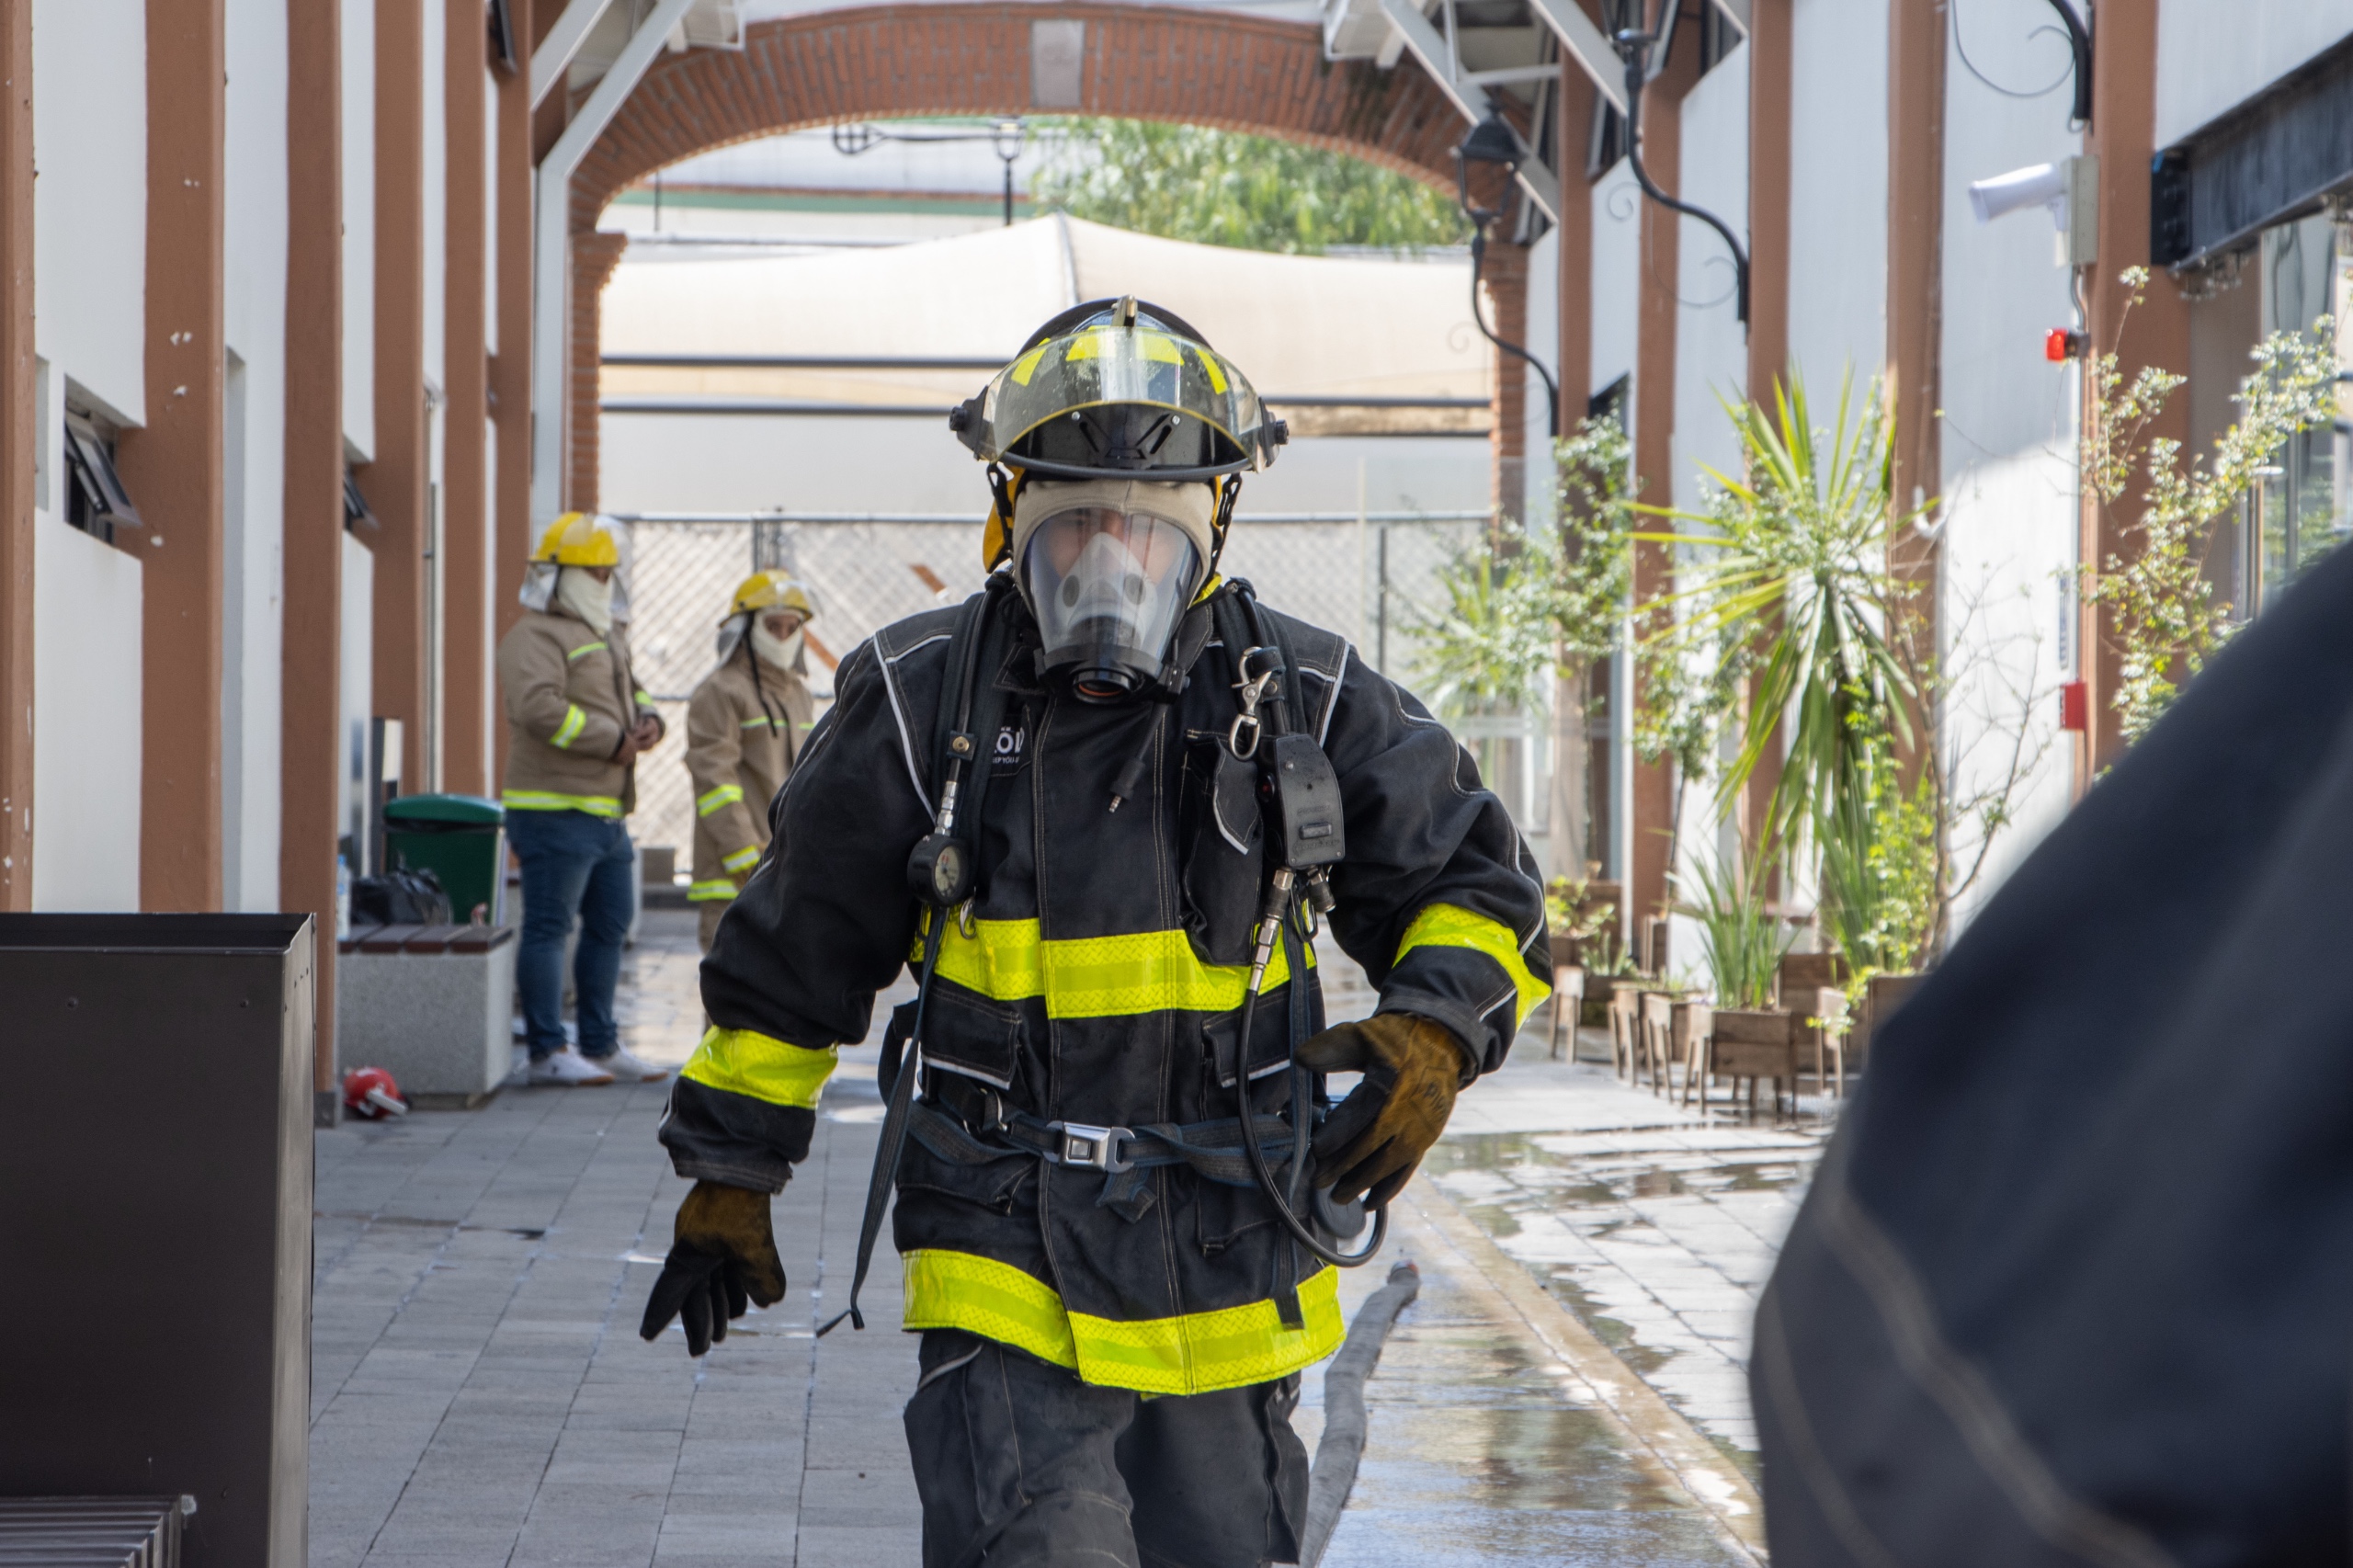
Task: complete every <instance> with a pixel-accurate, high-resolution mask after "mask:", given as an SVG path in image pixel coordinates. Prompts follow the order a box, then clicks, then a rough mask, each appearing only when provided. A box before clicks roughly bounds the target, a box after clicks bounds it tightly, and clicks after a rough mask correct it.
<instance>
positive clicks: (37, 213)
mask: <svg viewBox="0 0 2353 1568" xmlns="http://www.w3.org/2000/svg"><path fill="white" fill-rule="evenodd" d="M146 38H147V25H146V6H145V5H144V4H143V0H35V4H34V6H33V75H34V79H35V80H36V81H37V82H38V83H40V84H41V89H40V91H37V92H35V93H34V94H33V164H34V167H35V169H36V170H37V171H38V173H39V176H40V177H39V178H38V179H37V180H36V181H35V183H34V185H33V287H34V290H35V299H36V301H37V302H36V305H35V312H36V314H35V324H34V335H35V337H36V339H37V340H38V342H39V346H40V356H41V358H45V359H47V360H48V361H49V362H50V363H51V365H53V366H55V367H56V368H57V369H59V370H61V371H63V373H64V374H65V375H67V376H69V377H71V378H73V380H74V381H75V382H76V383H78V384H79V385H80V386H81V387H82V388H84V389H85V391H86V392H89V393H90V394H92V395H93V396H95V397H96V398H97V399H98V400H99V401H100V402H102V403H104V404H105V405H106V406H105V409H104V411H103V412H106V413H108V414H110V415H113V416H115V417H117V418H119V419H121V420H123V421H125V422H127V423H130V424H133V425H138V424H144V423H145V422H146V417H147V415H146V392H145V376H146V354H145V345H144V342H143V337H142V328H143V324H144V321H145V314H144V310H143V302H144V301H145V299H146V292H147V283H146V278H147V98H146V93H145V89H144V84H145V81H146V75H147V63H146V60H147V57H146ZM61 390H62V389H61ZM61 412H62V398H61V399H59V400H55V401H52V402H51V417H52V418H56V417H59V416H60V415H61ZM133 499H134V500H136V499H137V498H136V497H133Z"/></svg>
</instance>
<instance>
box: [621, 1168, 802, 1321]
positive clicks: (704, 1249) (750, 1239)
mask: <svg viewBox="0 0 2353 1568" xmlns="http://www.w3.org/2000/svg"><path fill="white" fill-rule="evenodd" d="M672 1235H673V1240H672V1241H671V1243H670V1256H668V1257H666V1258H665V1259H664V1260H663V1263H662V1278H659V1279H656V1280H655V1281H654V1294H653V1295H651V1296H649V1297H647V1298H646V1302H645V1321H644V1322H643V1323H642V1324H639V1325H638V1331H637V1332H638V1333H639V1334H640V1335H643V1336H644V1337H645V1338H647V1339H654V1338H656V1337H658V1336H659V1335H661V1333H662V1331H663V1330H664V1329H665V1328H667V1327H669V1326H670V1320H671V1319H672V1318H676V1319H678V1320H679V1323H680V1326H682V1327H683V1328H685V1330H686V1331H687V1354H688V1355H689V1356H699V1355H701V1354H702V1353H703V1352H704V1351H706V1350H709V1349H710V1347H711V1346H712V1344H713V1343H715V1342H716V1341H719V1340H722V1339H724V1338H726V1337H727V1323H728V1320H729V1319H730V1318H739V1317H742V1316H743V1315H744V1313H745V1311H746V1310H747V1309H748V1308H749V1306H750V1304H751V1303H752V1302H754V1301H757V1302H758V1303H759V1304H760V1305H761V1306H764V1307H772V1306H774V1305H776V1304H777V1303H778V1302H779V1301H782V1300H784V1262H783V1260H782V1259H781V1258H779V1257H778V1256H777V1255H776V1232H775V1231H774V1230H773V1229H772V1228H771V1227H770V1226H769V1224H768V1195H767V1193H765V1192H754V1191H752V1190H751V1189H750V1188H748V1187H722V1186H721V1185H720V1184H719V1183H717V1182H715V1181H699V1182H697V1183H695V1186H694V1190H693V1191H691V1192H689V1193H688V1194H687V1200H686V1201H685V1202H684V1203H681V1204H679V1205H678V1220H677V1225H676V1230H675V1231H674V1232H673V1233H672Z"/></svg>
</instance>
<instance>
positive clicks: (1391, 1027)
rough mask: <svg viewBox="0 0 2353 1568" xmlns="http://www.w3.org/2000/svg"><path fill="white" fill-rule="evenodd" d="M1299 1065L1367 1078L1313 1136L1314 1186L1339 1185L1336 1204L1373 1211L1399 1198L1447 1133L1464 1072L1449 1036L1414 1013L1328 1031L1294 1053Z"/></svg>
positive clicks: (1384, 1015) (1459, 1049)
mask: <svg viewBox="0 0 2353 1568" xmlns="http://www.w3.org/2000/svg"><path fill="white" fill-rule="evenodd" d="M1299 1060H1300V1062H1302V1064H1303V1065H1305V1066H1307V1067H1310V1068H1313V1070H1314V1071H1316V1072H1318V1073H1362V1074H1364V1082H1363V1083H1361V1084H1358V1085H1357V1086H1356V1087H1355V1088H1354V1089H1352V1090H1350V1091H1349V1092H1348V1097H1347V1098H1346V1099H1344V1100H1342V1101H1341V1102H1340V1103H1339V1104H1338V1105H1337V1106H1336V1107H1335V1108H1333V1111H1332V1114H1331V1116H1330V1118H1329V1119H1326V1120H1325V1121H1324V1125H1323V1126H1322V1127H1321V1128H1319V1129H1318V1130H1317V1131H1316V1133H1315V1143H1314V1150H1315V1167H1316V1171H1317V1173H1318V1175H1317V1177H1316V1179H1317V1182H1318V1183H1319V1184H1320V1183H1321V1182H1322V1180H1323V1178H1324V1176H1325V1175H1331V1176H1335V1177H1336V1179H1335V1180H1334V1181H1333V1183H1332V1200H1333V1201H1334V1202H1336V1203H1346V1202H1347V1201H1349V1200H1350V1199H1354V1198H1357V1197H1358V1196H1359V1195H1361V1196H1362V1197H1363V1199H1364V1200H1365V1202H1366V1203H1367V1204H1368V1205H1369V1206H1375V1207H1377V1206H1379V1205H1381V1204H1383V1203H1386V1202H1388V1201H1389V1200H1390V1199H1392V1198H1394V1197H1396V1196H1397V1194H1398V1193H1399V1192H1400V1191H1402V1190H1404V1186H1405V1183H1406V1181H1407V1180H1408V1179H1409V1178H1411V1177H1412V1176H1413V1174H1414V1167H1415V1166H1416V1165H1420V1164H1421V1163H1422V1156H1423V1155H1424V1154H1427V1153H1429V1150H1430V1145H1431V1144H1433V1143H1435V1142H1438V1134H1439V1133H1441V1132H1443V1131H1446V1119H1447V1118H1448V1117H1449V1116H1450V1115H1452V1114H1453V1112H1454V1095H1455V1091H1456V1089H1457V1088H1459V1087H1460V1086H1461V1082H1462V1076H1463V1074H1464V1073H1465V1071H1466V1070H1467V1069H1468V1067H1469V1058H1468V1057H1466V1056H1465V1055H1464V1053H1463V1051H1462V1047H1461V1046H1460V1045H1458V1044H1456V1043H1455V1040H1454V1034H1453V1031H1452V1030H1450V1029H1449V1028H1446V1027H1445V1026H1444V1025H1442V1024H1434V1023H1432V1022H1431V1021H1430V1020H1429V1019H1427V1018H1418V1017H1415V1016H1414V1015H1413V1014H1411V1013H1379V1014H1375V1015H1374V1016H1373V1017H1370V1018H1365V1019H1361V1020H1359V1021H1358V1022H1356V1023H1350V1024H1341V1025H1338V1026H1337V1027H1336V1028H1328V1029H1325V1030H1324V1032H1323V1033H1322V1034H1319V1035H1317V1036H1316V1037H1315V1038H1314V1039H1313V1040H1309V1041H1308V1042H1307V1043H1306V1044H1305V1045H1302V1046H1301V1047H1300V1048H1299Z"/></svg>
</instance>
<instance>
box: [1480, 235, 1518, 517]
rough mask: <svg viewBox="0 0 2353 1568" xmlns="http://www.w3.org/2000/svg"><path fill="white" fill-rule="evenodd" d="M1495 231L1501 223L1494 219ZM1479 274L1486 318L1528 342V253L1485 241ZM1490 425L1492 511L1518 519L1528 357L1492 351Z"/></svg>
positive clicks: (1508, 338) (1509, 336)
mask: <svg viewBox="0 0 2353 1568" xmlns="http://www.w3.org/2000/svg"><path fill="white" fill-rule="evenodd" d="M1496 227H1497V228H1498V229H1500V228H1502V227H1503V225H1502V224H1501V223H1498V224H1497V225H1496ZM1480 276H1481V278H1482V280H1483V283H1484V285H1485V292H1486V296H1487V298H1486V310H1487V321H1488V323H1489V324H1490V325H1492V326H1493V327H1494V328H1495V335H1496V336H1497V337H1500V338H1502V339H1503V340H1504V341H1505V342H1506V343H1518V344H1521V345H1523V346H1524V345H1525V344H1526V343H1527V342H1528V252H1527V250H1526V249H1525V248H1524V247H1522V246H1519V245H1516V244H1512V243H1511V242H1510V241H1509V240H1506V239H1504V238H1501V237H1500V236H1498V237H1497V238H1495V239H1491V240H1489V241H1488V242H1487V254H1486V261H1485V265H1484V266H1483V267H1482V268H1481V271H1480ZM1491 384H1492V386H1493V388H1494V397H1495V428H1494V429H1493V430H1492V431H1490V432H1489V434H1488V437H1487V446H1488V449H1489V450H1490V451H1491V452H1493V453H1494V456H1495V471H1494V472H1495V495H1494V501H1495V507H1496V509H1497V510H1498V511H1499V512H1501V513H1502V514H1503V515H1504V516H1505V517H1510V518H1513V519H1515V520H1517V519H1518V517H1520V516H1521V515H1522V514H1524V513H1525V512H1526V511H1527V510H1528V361H1526V360H1525V359H1522V358H1518V356H1517V355H1512V354H1506V353H1505V352H1504V351H1503V350H1502V349H1500V348H1498V349H1496V350H1495V370H1494V374H1493V379H1492V383H1491Z"/></svg>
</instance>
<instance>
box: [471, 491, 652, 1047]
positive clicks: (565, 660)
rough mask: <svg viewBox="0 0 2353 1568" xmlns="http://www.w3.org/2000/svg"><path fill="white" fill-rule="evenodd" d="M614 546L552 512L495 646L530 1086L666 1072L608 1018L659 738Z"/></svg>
mask: <svg viewBox="0 0 2353 1568" xmlns="http://www.w3.org/2000/svg"><path fill="white" fill-rule="evenodd" d="M620 559H621V555H620V545H619V543H618V542H617V541H616V540H614V538H613V536H612V533H611V531H610V530H609V529H608V528H606V527H605V526H604V523H603V520H602V519H601V518H597V517H590V516H588V515H587V514H585V513H582V512H566V513H565V514H564V515H563V517H558V518H557V519H556V520H555V521H554V522H553V523H551V524H550V525H549V527H548V530H547V532H546V534H545V535H544V536H543V537H542V538H541V539H540V546H539V548H538V549H537V550H536V551H532V553H531V564H530V567H529V570H528V571H527V572H526V573H525V574H524V579H523V592H522V600H523V608H524V614H523V616H522V618H521V619H518V620H517V621H516V623H515V624H514V626H513V627H512V628H511V629H509V630H508V631H507V633H506V637H505V639H504V640H502V641H501V642H499V644H498V689H499V694H500V696H501V697H502V698H504V699H505V701H506V723H507V738H506V785H505V790H504V792H503V796H502V798H503V800H504V802H505V804H506V842H507V843H508V844H509V845H510V846H513V848H514V850H515V856H516V858H517V859H518V860H520V861H521V862H522V863H523V939H522V942H521V944H520V945H519V948H518V949H517V954H516V960H515V978H516V984H517V989H518V990H519V991H520V992H521V993H522V997H523V1022H524V1030H525V1035H526V1038H527V1040H528V1042H529V1046H530V1051H531V1070H530V1077H531V1082H532V1083H534V1084H545V1085H559V1086H562V1085H577V1084H609V1083H611V1082H613V1080H614V1079H615V1078H622V1079H626V1080H629V1081H631V1082H645V1081H650V1080H653V1079H655V1078H660V1077H663V1076H664V1075H665V1073H666V1069H664V1068H660V1067H656V1066H654V1065H653V1064H652V1063H650V1062H645V1061H643V1060H642V1059H641V1058H639V1057H638V1056H636V1055H635V1054H633V1053H632V1052H631V1051H628V1050H627V1049H626V1048H624V1047H623V1046H622V1045H621V1043H620V1027H619V1025H618V1023H617V1022H616V1021H615V1019H614V1017H613V989H614V986H615V984H616V983H617V982H618V980H619V979H620V965H621V943H622V941H623V939H624V938H625V937H627V936H628V935H629V922H630V905H631V895H630V879H631V876H632V875H633V874H634V868H635V864H636V860H635V851H634V850H633V849H632V848H631V845H630V838H629V829H628V827H627V826H625V825H624V824H623V821H622V819H623V818H625V817H626V816H628V814H629V812H630V810H631V807H632V806H634V805H635V804H636V801H637V770H636V762H637V758H638V756H640V754H642V753H643V752H644V751H646V750H647V749H649V748H650V747H652V746H653V745H654V744H656V743H657V742H659V741H660V740H661V738H662V720H661V718H660V716H659V715H658V714H656V713H655V712H654V699H653V698H651V697H650V696H648V695H647V694H646V693H645V692H644V690H643V689H642V688H641V687H639V686H638V683H637V677H636V676H635V674H634V673H632V672H631V669H630V662H629V631H628V627H627V626H626V624H625V623H626V622H627V620H628V619H629V611H628V608H627V606H626V602H625V601H623V600H622V599H621V598H620V596H619V595H618V593H617V592H616V590H617V588H618V586H619V585H618V584H617V583H616V581H615V576H614V574H615V572H616V570H617V569H618V568H619V567H620ZM575 922H577V924H578V926H579V928H580V947H579V949H578V950H577V951H576V952H575V953H574V956H573V964H572V976H573V989H574V994H576V996H577V997H578V1017H579V1033H580V1042H579V1049H578V1050H576V1051H575V1050H573V1049H572V1048H571V1047H570V1045H569V1044H568V1043H567V1041H566V1040H565V1036H564V1030H563V948H564V943H565V941H566V939H567V938H569V937H570V936H571V935H572V930H573V926H574V923H575Z"/></svg>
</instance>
